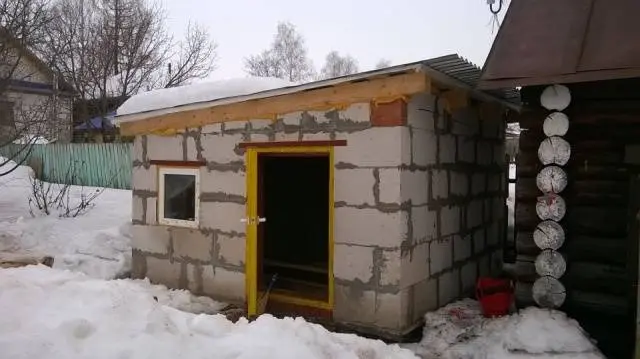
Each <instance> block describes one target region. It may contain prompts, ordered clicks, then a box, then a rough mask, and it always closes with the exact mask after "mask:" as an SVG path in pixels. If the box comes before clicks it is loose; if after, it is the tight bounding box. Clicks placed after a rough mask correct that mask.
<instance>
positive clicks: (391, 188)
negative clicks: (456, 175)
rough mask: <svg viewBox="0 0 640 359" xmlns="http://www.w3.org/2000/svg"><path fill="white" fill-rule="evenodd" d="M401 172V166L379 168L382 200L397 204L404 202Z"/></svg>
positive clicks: (380, 198) (379, 187)
mask: <svg viewBox="0 0 640 359" xmlns="http://www.w3.org/2000/svg"><path fill="white" fill-rule="evenodd" d="M400 172H401V171H400V169H399V168H381V169H379V170H378V176H379V179H380V182H379V185H378V189H379V200H380V202H382V203H397V204H400V203H401V202H402V197H401V190H402V177H401V173H400Z"/></svg>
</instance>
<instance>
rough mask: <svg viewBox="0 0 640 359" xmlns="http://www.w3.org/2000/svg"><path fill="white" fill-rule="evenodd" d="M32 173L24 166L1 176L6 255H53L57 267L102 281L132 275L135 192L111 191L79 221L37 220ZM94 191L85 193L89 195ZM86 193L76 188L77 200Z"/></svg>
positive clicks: (0, 247) (0, 232)
mask: <svg viewBox="0 0 640 359" xmlns="http://www.w3.org/2000/svg"><path fill="white" fill-rule="evenodd" d="M1 162H4V161H3V160H2V158H0V163H1ZM12 167H13V166H10V165H6V168H8V169H10V168H12ZM3 170H4V168H3ZM31 173H32V171H31V169H30V168H28V167H25V166H21V167H19V168H18V169H17V170H15V171H14V172H12V173H11V174H9V175H7V176H2V177H0V251H22V252H33V253H39V254H47V255H52V256H54V257H55V262H54V268H63V269H70V270H74V271H80V272H83V273H87V274H89V275H91V276H94V277H97V278H104V279H108V278H114V277H117V276H119V275H122V274H123V273H126V272H127V271H128V270H129V268H130V266H131V237H130V231H129V223H130V218H131V191H127V190H116V189H106V190H105V191H104V192H103V193H102V194H101V195H100V196H99V197H98V198H97V200H96V201H95V207H94V208H93V209H91V210H90V211H89V212H87V213H86V214H84V215H81V216H78V217H76V218H60V217H59V216H58V215H57V213H52V214H51V215H49V216H46V215H43V214H41V213H38V212H34V214H35V215H36V217H32V216H31V214H30V213H29V203H28V198H29V194H30V191H31V185H30V181H29V176H30V175H31ZM94 190H96V189H95V188H90V187H87V188H84V192H85V193H88V192H91V191H94ZM80 192H81V190H80V187H77V186H73V187H72V193H71V200H72V201H77V200H78V198H79V196H80Z"/></svg>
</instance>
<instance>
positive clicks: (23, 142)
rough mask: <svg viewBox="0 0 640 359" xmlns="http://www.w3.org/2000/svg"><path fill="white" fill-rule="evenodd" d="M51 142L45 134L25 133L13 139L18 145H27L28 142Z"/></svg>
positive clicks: (34, 143)
mask: <svg viewBox="0 0 640 359" xmlns="http://www.w3.org/2000/svg"><path fill="white" fill-rule="evenodd" d="M49 142H51V141H49V140H47V139H46V138H45V137H44V136H38V135H24V136H22V137H20V138H18V139H16V140H15V141H13V143H15V144H18V145H27V144H32V145H46V144H48V143H49Z"/></svg>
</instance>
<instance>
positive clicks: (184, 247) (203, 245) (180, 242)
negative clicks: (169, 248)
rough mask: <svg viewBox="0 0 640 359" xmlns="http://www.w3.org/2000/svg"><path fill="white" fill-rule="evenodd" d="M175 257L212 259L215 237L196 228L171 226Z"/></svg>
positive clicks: (201, 259)
mask: <svg viewBox="0 0 640 359" xmlns="http://www.w3.org/2000/svg"><path fill="white" fill-rule="evenodd" d="M171 238H172V241H173V255H174V257H178V258H183V259H186V260H190V259H195V260H200V261H211V252H212V248H213V238H212V237H211V235H205V234H203V233H202V232H200V231H199V230H196V229H187V228H178V227H173V228H171Z"/></svg>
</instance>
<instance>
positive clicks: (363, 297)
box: [333, 284, 376, 324]
mask: <svg viewBox="0 0 640 359" xmlns="http://www.w3.org/2000/svg"><path fill="white" fill-rule="evenodd" d="M375 309H376V293H375V292H374V291H372V290H363V289H361V288H357V287H352V286H345V285H341V284H336V285H335V303H334V309H333V319H334V321H335V322H337V323H341V322H342V323H360V324H373V323H374V322H375Z"/></svg>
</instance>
